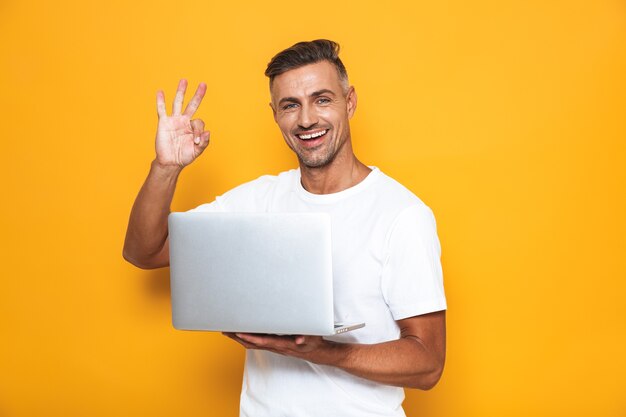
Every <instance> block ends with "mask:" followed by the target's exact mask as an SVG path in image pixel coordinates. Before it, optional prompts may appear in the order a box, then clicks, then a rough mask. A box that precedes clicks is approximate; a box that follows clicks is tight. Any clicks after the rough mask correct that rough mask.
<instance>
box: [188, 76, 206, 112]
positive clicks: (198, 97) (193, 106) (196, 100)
mask: <svg viewBox="0 0 626 417" xmlns="http://www.w3.org/2000/svg"><path fill="white" fill-rule="evenodd" d="M204 93H206V84H205V83H200V85H198V88H197V89H196V93H195V94H194V95H193V97H192V98H191V100H189V103H187V107H185V112H184V113H183V114H184V115H185V116H189V117H191V116H193V115H194V114H195V112H196V111H197V110H198V107H199V106H200V103H202V97H204Z"/></svg>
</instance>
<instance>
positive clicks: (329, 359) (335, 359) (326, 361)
mask: <svg viewBox="0 0 626 417" xmlns="http://www.w3.org/2000/svg"><path fill="white" fill-rule="evenodd" d="M324 342H325V343H324V349H323V352H324V354H323V355H322V357H321V358H320V361H319V362H318V363H319V364H320V365H330V366H336V367H339V368H341V367H343V366H345V365H346V363H348V361H349V359H348V358H349V356H350V352H351V350H352V347H353V346H352V344H350V343H338V342H333V341H330V340H325V339H324Z"/></svg>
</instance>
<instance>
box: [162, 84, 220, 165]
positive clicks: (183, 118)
mask: <svg viewBox="0 0 626 417" xmlns="http://www.w3.org/2000/svg"><path fill="white" fill-rule="evenodd" d="M186 90H187V80H184V79H183V80H180V82H179V83H178V89H177V90H176V97H175V98H174V104H173V106H172V114H171V116H168V115H167V111H166V109H165V95H164V94H163V91H158V92H157V113H158V115H159V124H158V127H157V134H156V144H155V146H156V160H157V162H158V163H159V164H160V165H163V166H177V167H180V168H183V167H185V166H186V165H189V164H190V163H192V162H193V161H194V160H195V159H196V158H197V157H198V156H199V155H200V154H201V153H202V151H204V150H205V149H206V147H207V146H208V145H209V135H210V133H209V132H208V131H205V130H204V122H203V121H202V120H200V119H193V120H192V119H191V118H192V116H193V115H194V113H195V112H196V110H198V106H200V103H201V102H202V97H204V93H205V92H206V84H204V83H200V85H198V89H197V90H196V93H195V94H194V95H193V97H192V98H191V100H190V101H189V103H187V107H186V108H185V111H184V112H182V113H181V111H182V108H183V99H184V98H185V91H186Z"/></svg>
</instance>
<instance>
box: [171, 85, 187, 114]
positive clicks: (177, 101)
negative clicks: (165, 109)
mask: <svg viewBox="0 0 626 417" xmlns="http://www.w3.org/2000/svg"><path fill="white" fill-rule="evenodd" d="M185 91H187V80H185V79H184V78H183V79H182V80H180V81H179V82H178V88H177V89H176V97H174V104H173V105H172V115H173V116H180V112H181V111H182V110H183V100H184V98H185Z"/></svg>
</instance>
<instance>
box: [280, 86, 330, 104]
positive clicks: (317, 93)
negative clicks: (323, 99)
mask: <svg viewBox="0 0 626 417" xmlns="http://www.w3.org/2000/svg"><path fill="white" fill-rule="evenodd" d="M323 94H330V95H333V96H334V95H335V93H334V92H333V91H332V90H329V89H327V88H323V89H321V90H317V91H314V92H312V93H311V94H309V97H319V96H321V95H323ZM285 102H290V103H299V102H300V100H298V99H297V98H295V97H283V98H281V99H280V101H279V102H278V105H279V106H280V105H282V104H283V103H285Z"/></svg>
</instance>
